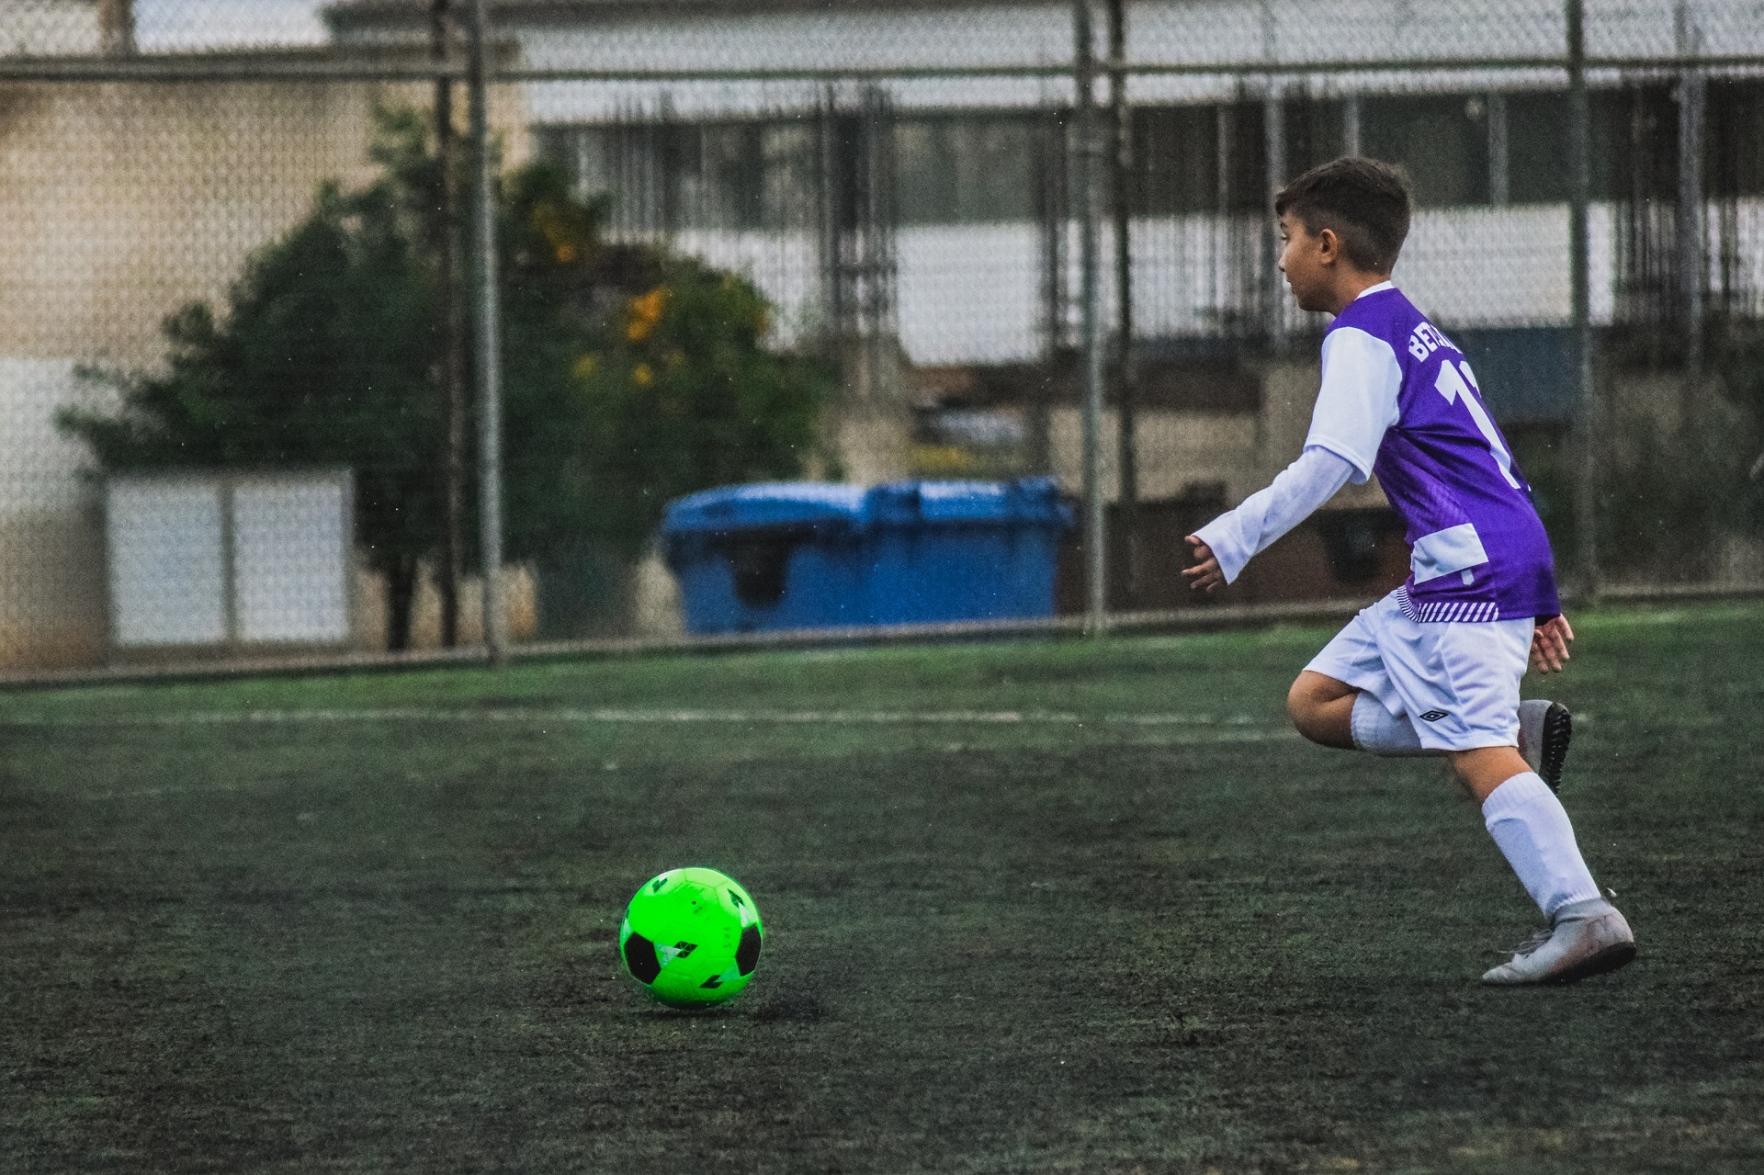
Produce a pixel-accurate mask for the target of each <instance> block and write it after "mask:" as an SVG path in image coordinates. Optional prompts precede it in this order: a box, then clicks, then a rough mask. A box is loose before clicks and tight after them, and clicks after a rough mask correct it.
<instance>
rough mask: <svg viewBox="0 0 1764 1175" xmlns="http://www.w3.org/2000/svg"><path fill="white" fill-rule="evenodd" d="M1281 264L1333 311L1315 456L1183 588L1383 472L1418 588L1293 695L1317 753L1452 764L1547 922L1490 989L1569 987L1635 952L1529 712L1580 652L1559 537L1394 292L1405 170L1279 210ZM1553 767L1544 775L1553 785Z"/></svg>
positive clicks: (1221, 574)
mask: <svg viewBox="0 0 1764 1175" xmlns="http://www.w3.org/2000/svg"><path fill="white" fill-rule="evenodd" d="M1274 210H1275V214H1276V215H1277V216H1278V217H1279V219H1280V236H1281V241H1282V246H1281V254H1280V271H1281V273H1283V274H1284V275H1285V277H1286V282H1287V284H1288V285H1289V286H1290V287H1291V288H1292V293H1293V296H1294V297H1295V298H1296V299H1297V301H1298V304H1299V306H1300V307H1301V308H1302V309H1305V310H1313V311H1319V310H1320V311H1328V312H1329V313H1330V314H1333V315H1335V321H1334V322H1333V323H1332V324H1331V325H1330V327H1329V329H1328V331H1327V332H1326V333H1325V334H1324V337H1323V377H1322V386H1321V388H1320V390H1319V391H1318V394H1317V404H1316V408H1315V410H1314V412H1313V415H1312V418H1311V430H1310V433H1309V435H1308V436H1307V437H1306V440H1305V447H1304V451H1303V453H1302V454H1301V455H1300V456H1299V458H1298V460H1297V461H1295V462H1293V464H1292V465H1291V466H1289V467H1288V468H1287V469H1286V470H1285V471H1284V472H1282V473H1281V474H1280V476H1279V477H1277V478H1275V479H1274V482H1273V484H1272V485H1270V486H1269V487H1268V488H1266V489H1264V490H1262V491H1260V492H1259V493H1256V494H1254V495H1252V496H1251V497H1249V498H1248V499H1246V500H1245V501H1244V502H1243V503H1242V504H1241V505H1239V506H1238V507H1237V508H1236V509H1235V510H1232V511H1230V512H1229V513H1226V514H1224V515H1221V516H1220V517H1219V518H1216V519H1214V520H1213V521H1212V522H1210V523H1208V524H1207V525H1206V526H1204V527H1202V528H1201V529H1200V530H1199V531H1197V532H1196V533H1195V534H1192V535H1189V536H1188V538H1187V541H1188V543H1189V544H1190V546H1191V547H1192V548H1193V555H1194V559H1195V565H1194V566H1192V567H1189V568H1187V569H1185V570H1184V571H1183V575H1184V576H1185V577H1186V578H1187V579H1188V581H1189V586H1190V587H1191V588H1193V589H1195V590H1197V591H1204V592H1213V591H1216V590H1217V589H1218V588H1219V587H1220V586H1221V585H1222V584H1228V583H1230V582H1232V581H1233V580H1235V579H1236V578H1237V575H1238V572H1239V571H1241V570H1242V568H1243V565H1244V564H1245V563H1246V562H1247V561H1248V560H1249V559H1250V558H1251V557H1252V556H1253V555H1255V554H1257V553H1258V552H1260V551H1262V550H1263V549H1265V548H1266V547H1268V546H1269V545H1270V544H1271V543H1273V542H1274V540H1275V539H1278V538H1279V537H1280V536H1281V535H1283V534H1285V533H1286V532H1287V531H1289V530H1291V529H1292V528H1293V527H1294V526H1296V525H1297V524H1298V523H1299V522H1301V521H1302V520H1303V519H1304V518H1305V517H1306V516H1308V515H1309V514H1311V513H1312V512H1313V511H1315V510H1316V509H1317V508H1318V507H1320V506H1321V505H1323V503H1324V502H1326V501H1328V500H1329V499H1330V498H1331V497H1333V496H1334V495H1335V493H1336V491H1338V490H1339V489H1341V487H1342V486H1343V485H1345V484H1347V483H1348V482H1349V481H1352V482H1353V483H1355V484H1356V485H1358V484H1361V483H1363V482H1365V481H1366V479H1367V478H1369V477H1370V476H1371V475H1372V474H1373V473H1374V472H1376V473H1377V474H1378V480H1379V483H1380V484H1381V485H1382V487H1383V488H1384V492H1385V495H1386V496H1387V497H1388V498H1389V499H1390V503H1391V506H1392V507H1393V508H1394V509H1395V510H1396V512H1397V515H1398V516H1399V517H1400V518H1401V519H1402V520H1403V524H1404V527H1405V531H1406V537H1407V539H1408V541H1409V543H1410V545H1411V547H1412V553H1411V559H1410V567H1411V574H1410V576H1409V579H1408V581H1407V582H1406V583H1404V584H1403V586H1401V587H1399V588H1397V589H1396V590H1395V591H1394V592H1392V593H1391V594H1390V595H1388V596H1386V597H1385V598H1384V599H1383V600H1381V601H1379V602H1378V603H1376V604H1374V605H1372V606H1371V607H1369V608H1366V609H1365V610H1363V611H1362V612H1361V613H1360V614H1359V615H1358V616H1357V617H1355V618H1354V620H1353V621H1352V622H1351V623H1349V624H1348V626H1347V627H1346V628H1344V629H1342V631H1341V632H1340V633H1339V634H1338V635H1337V636H1336V637H1335V639H1334V640H1332V641H1330V642H1329V644H1328V645H1327V646H1325V648H1324V649H1323V651H1322V652H1321V653H1319V654H1318V655H1317V657H1316V659H1315V660H1313V661H1312V662H1311V663H1310V665H1308V666H1307V667H1306V668H1305V670H1304V672H1302V673H1300V674H1299V676H1298V680H1297V681H1295V682H1293V685H1292V690H1291V692H1290V693H1289V694H1288V696H1287V711H1288V713H1289V714H1290V715H1291V717H1292V721H1293V724H1294V725H1295V726H1297V727H1298V730H1299V732H1300V733H1301V734H1303V735H1304V736H1305V737H1306V738H1308V739H1310V740H1312V741H1313V742H1317V743H1321V744H1323V745H1324V746H1328V747H1342V748H1354V749H1359V750H1364V751H1371V752H1373V753H1374V754H1381V755H1443V756H1445V757H1447V758H1449V759H1450V760H1451V765H1452V771H1453V773H1454V774H1455V775H1456V776H1457V778H1458V780H1459V782H1461V783H1462V784H1463V786H1464V787H1465V789H1466V790H1468V791H1469V793H1470V794H1471V795H1472V796H1474V797H1475V798H1476V800H1477V802H1478V803H1479V804H1481V806H1482V815H1483V819H1484V822H1485V823H1486V825H1487V827H1488V831H1489V834H1490V835H1491V836H1492V837H1493V838H1494V840H1495V843H1496V844H1497V845H1498V846H1499V847H1500V850H1501V852H1502V854H1503V855H1504V856H1505V857H1506V859H1507V862H1508V863H1509V864H1510V865H1511V866H1512V868H1513V871H1514V872H1515V873H1516V874H1518V876H1519V880H1520V881H1521V882H1522V883H1523V884H1524V886H1525V889H1526V891H1527V892H1528V893H1529V894H1530V895H1531V897H1532V900H1534V901H1535V902H1536V903H1537V905H1538V908H1539V909H1540V910H1542V911H1543V914H1544V917H1545V918H1547V919H1549V921H1550V928H1549V929H1548V930H1546V931H1542V932H1540V933H1539V934H1537V935H1534V936H1533V937H1532V939H1530V940H1529V941H1527V942H1526V943H1525V944H1524V945H1523V946H1521V947H1520V948H1519V949H1518V951H1517V953H1516V954H1514V956H1513V958H1512V959H1511V960H1510V961H1509V962H1507V963H1504V964H1502V965H1501V966H1498V967H1495V968H1494V969H1492V970H1491V971H1489V972H1488V973H1487V974H1486V975H1484V976H1483V977H1482V980H1483V982H1484V983H1490V984H1537V983H1571V982H1574V981H1576V980H1579V979H1584V978H1586V977H1587V976H1590V975H1597V974H1600V973H1602V972H1605V971H1613V970H1616V969H1617V968H1619V967H1622V966H1623V965H1624V964H1626V963H1628V962H1629V961H1630V960H1631V959H1633V958H1634V957H1635V938H1634V936H1633V935H1632V934H1631V933H1630V929H1629V924H1628V923H1627V922H1626V921H1625V920H1624V918H1623V915H1622V914H1620V913H1618V912H1617V910H1616V908H1615V907H1613V906H1612V905H1611V903H1610V902H1608V901H1606V900H1605V898H1604V897H1603V896H1602V895H1601V894H1600V892H1599V888H1598V886H1597V885H1596V884H1595V883H1594V881H1593V878H1592V875H1591V874H1590V873H1589V872H1588V871H1587V867H1586V864H1585V862H1584V861H1583V860H1582V859H1581V855H1580V850H1579V848H1578V847H1577V845H1576V844H1575V840H1574V829H1573V827H1572V826H1571V825H1570V824H1569V821H1568V815H1567V813H1566V812H1565V811H1564V810H1563V808H1562V804H1561V802H1560V801H1559V800H1558V799H1557V798H1556V785H1557V784H1558V783H1559V782H1560V775H1561V768H1562V761H1563V756H1564V755H1565V753H1566V750H1567V743H1568V738H1569V735H1570V730H1571V726H1570V721H1569V716H1568V712H1567V710H1566V709H1565V708H1563V707H1561V706H1559V705H1555V704H1553V703H1550V702H1543V701H1528V702H1525V703H1523V704H1522V703H1521V702H1520V700H1519V679H1520V678H1521V677H1522V676H1524V673H1525V669H1526V664H1527V661H1528V660H1529V662H1530V664H1531V665H1533V666H1535V667H1536V668H1537V669H1539V670H1540V671H1541V672H1544V673H1548V672H1551V671H1553V670H1556V669H1560V668H1562V664H1563V662H1565V661H1566V660H1567V659H1568V645H1569V643H1570V642H1571V641H1572V640H1573V639H1574V633H1573V630H1572V629H1571V628H1570V627H1569V625H1568V621H1567V618H1566V617H1564V616H1562V615H1561V608H1560V606H1559V604H1558V602H1557V598H1556V585H1555V571H1554V566H1553V563H1552V559H1551V556H1550V546H1549V540H1548V538H1547V537H1546V536H1545V534H1544V530H1543V525H1542V523H1541V522H1540V521H1539V520H1538V516H1537V512H1536V510H1535V509H1534V508H1533V506H1532V503H1531V492H1530V489H1529V487H1528V486H1527V485H1526V484H1525V482H1524V480H1523V479H1522V478H1521V477H1520V476H1519V471H1518V470H1517V469H1516V468H1514V466H1513V460H1512V450H1511V449H1510V448H1509V447H1508V446H1507V442H1506V439H1505V438H1504V437H1503V436H1502V435H1501V432H1500V430H1499V429H1497V428H1496V427H1495V425H1494V422H1493V421H1492V420H1490V419H1489V416H1488V413H1487V411H1485V410H1484V408H1483V406H1482V398H1481V395H1480V393H1479V391H1478V389H1477V386H1476V377H1475V376H1474V375H1473V374H1471V371H1470V365H1469V364H1468V363H1466V362H1465V360H1464V356H1463V354H1462V352H1460V351H1459V350H1458V349H1457V347H1456V346H1454V345H1453V344H1452V341H1451V340H1450V339H1448V338H1447V337H1446V336H1445V335H1444V334H1442V333H1441V332H1440V331H1439V330H1438V328H1436V327H1435V326H1434V325H1433V324H1432V323H1430V322H1428V321H1427V319H1426V317H1425V316H1423V315H1422V314H1421V312H1420V311H1418V310H1416V309H1415V307H1414V306H1413V305H1412V304H1410V302H1409V300H1408V299H1407V298H1405V297H1404V296H1403V295H1402V293H1401V292H1400V291H1399V290H1398V289H1397V288H1396V287H1395V286H1394V285H1392V284H1391V282H1390V272H1391V270H1392V268H1393V267H1394V266H1395V264H1396V259H1397V253H1398V251H1399V250H1400V249H1401V248H1402V244H1403V239H1404V238H1405V237H1406V236H1407V235H1408V231H1409V211H1410V197H1409V187H1408V182H1407V180H1406V178H1405V177H1404V176H1403V174H1402V172H1400V171H1399V170H1397V169H1396V168H1394V167H1391V166H1390V165H1388V164H1384V163H1379V162H1377V161H1375V160H1370V159H1357V158H1347V159H1337V160H1335V161H1333V162H1331V163H1325V164H1323V165H1322V166H1320V167H1316V168H1313V169H1312V170H1310V171H1308V172H1306V173H1305V174H1304V175H1301V176H1300V177H1298V178H1297V179H1296V180H1294V181H1293V182H1292V183H1290V184H1289V185H1287V187H1286V188H1285V189H1284V190H1282V191H1281V192H1280V194H1279V195H1278V196H1276V197H1275V202H1274ZM1540 772H1541V774H1540Z"/></svg>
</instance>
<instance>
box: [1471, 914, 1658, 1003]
mask: <svg viewBox="0 0 1764 1175" xmlns="http://www.w3.org/2000/svg"><path fill="white" fill-rule="evenodd" d="M1634 958H1635V935H1634V934H1633V933H1631V931H1630V929H1629V923H1628V922H1626V921H1625V920H1624V918H1623V915H1622V914H1619V913H1618V912H1617V907H1615V906H1613V905H1612V904H1611V903H1610V902H1607V901H1605V900H1604V899H1603V898H1593V899H1591V900H1589V901H1584V902H1575V903H1574V904H1573V905H1569V906H1564V907H1563V908H1562V909H1561V910H1560V911H1558V912H1557V914H1556V918H1555V922H1554V924H1553V925H1552V926H1551V927H1550V928H1549V929H1548V930H1541V931H1539V932H1538V933H1536V934H1534V935H1532V936H1531V937H1530V938H1528V939H1526V940H1525V942H1523V943H1522V944H1520V946H1519V948H1518V950H1517V951H1515V952H1514V954H1513V957H1512V958H1511V959H1509V960H1508V961H1507V962H1505V963H1502V964H1501V965H1500V966H1499V967H1495V968H1493V969H1491V970H1490V971H1488V972H1487V973H1486V974H1485V975H1483V977H1482V982H1484V983H1488V984H1494V985H1497V986H1519V985H1524V984H1561V983H1578V982H1580V981H1581V980H1582V979H1587V978H1590V977H1591V976H1594V975H1603V974H1604V973H1605V972H1607V971H1615V970H1617V969H1618V968H1619V967H1622V966H1624V965H1625V964H1627V963H1628V962H1630V961H1631V960H1632V959H1634Z"/></svg>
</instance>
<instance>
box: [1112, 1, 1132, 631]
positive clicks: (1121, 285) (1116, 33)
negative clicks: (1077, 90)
mask: <svg viewBox="0 0 1764 1175" xmlns="http://www.w3.org/2000/svg"><path fill="white" fill-rule="evenodd" d="M1108 19H1109V59H1108V73H1109V136H1108V138H1109V142H1108V151H1109V220H1110V224H1111V227H1112V228H1113V231H1114V241H1113V245H1114V270H1115V306H1116V311H1115V336H1114V342H1115V346H1114V356H1113V359H1114V362H1113V364H1112V365H1111V366H1112V367H1113V368H1114V384H1115V419H1116V424H1115V432H1116V441H1117V443H1116V447H1115V449H1116V458H1115V461H1116V466H1115V468H1116V473H1117V480H1118V482H1119V485H1120V492H1119V494H1118V495H1117V501H1118V502H1119V511H1120V521H1121V526H1120V536H1121V551H1120V556H1121V557H1120V565H1119V567H1118V568H1117V570H1118V571H1119V572H1120V573H1121V589H1122V591H1121V594H1122V596H1123V597H1124V598H1125V601H1126V605H1127V607H1129V608H1132V607H1135V606H1136V603H1137V601H1138V598H1139V452H1138V450H1139V439H1138V432H1139V429H1138V416H1139V403H1138V401H1139V377H1138V373H1137V372H1136V371H1135V370H1134V367H1133V121H1132V119H1133V112H1132V107H1131V106H1129V105H1128V102H1127V5H1126V0H1108Z"/></svg>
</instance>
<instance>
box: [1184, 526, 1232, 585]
mask: <svg viewBox="0 0 1764 1175" xmlns="http://www.w3.org/2000/svg"><path fill="white" fill-rule="evenodd" d="M1184 541H1185V542H1187V543H1188V545H1189V546H1190V547H1192V548H1193V550H1192V551H1190V552H1189V553H1190V554H1191V555H1192V556H1193V558H1194V566H1193V567H1184V568H1183V569H1182V578H1184V579H1186V580H1187V581H1188V586H1189V589H1190V590H1191V591H1197V592H1206V593H1207V594H1208V595H1211V594H1212V593H1214V592H1216V591H1218V590H1219V589H1220V588H1221V587H1224V586H1225V573H1224V572H1223V571H1221V570H1219V560H1218V559H1216V558H1214V556H1213V550H1212V548H1211V547H1209V546H1207V545H1206V544H1205V543H1203V542H1201V541H1200V539H1198V538H1196V537H1195V536H1194V535H1189V536H1187V538H1186V539H1185V540H1184Z"/></svg>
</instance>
